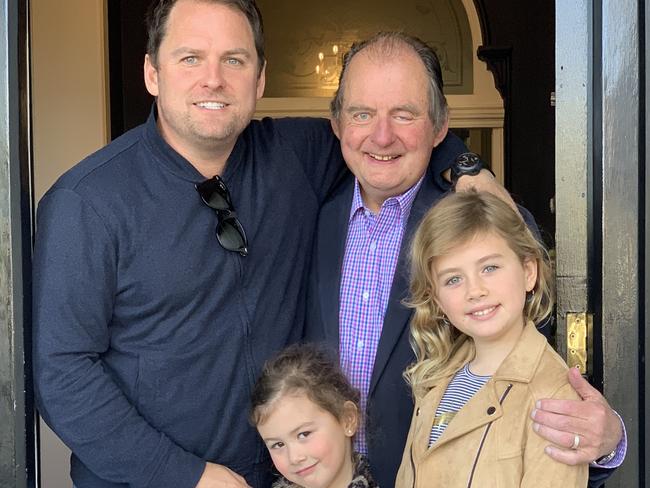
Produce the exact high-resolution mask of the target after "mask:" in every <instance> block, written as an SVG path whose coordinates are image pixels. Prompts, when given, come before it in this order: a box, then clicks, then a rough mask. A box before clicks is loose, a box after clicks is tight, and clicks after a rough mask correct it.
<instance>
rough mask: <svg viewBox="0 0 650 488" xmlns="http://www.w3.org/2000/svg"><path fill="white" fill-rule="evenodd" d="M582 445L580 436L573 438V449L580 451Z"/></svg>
mask: <svg viewBox="0 0 650 488" xmlns="http://www.w3.org/2000/svg"><path fill="white" fill-rule="evenodd" d="M579 445H580V436H579V435H578V434H576V435H574V436H573V444H571V449H572V450H574V451H575V450H576V449H578V446H579Z"/></svg>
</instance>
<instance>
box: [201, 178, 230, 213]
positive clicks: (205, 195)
mask: <svg viewBox="0 0 650 488" xmlns="http://www.w3.org/2000/svg"><path fill="white" fill-rule="evenodd" d="M196 189H197V190H198V192H199V195H201V198H202V199H203V201H204V202H205V204H206V205H207V206H208V207H210V208H213V209H215V210H230V209H232V204H231V203H230V196H229V195H228V189H227V188H226V185H225V184H224V183H223V181H221V179H220V178H217V177H214V178H212V179H209V180H206V181H204V182H203V183H201V184H199V185H197V187H196Z"/></svg>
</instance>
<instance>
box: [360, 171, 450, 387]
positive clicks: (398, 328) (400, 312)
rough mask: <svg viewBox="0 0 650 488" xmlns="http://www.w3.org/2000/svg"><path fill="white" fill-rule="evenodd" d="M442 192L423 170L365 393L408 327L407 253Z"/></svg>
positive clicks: (375, 379) (381, 371) (374, 383)
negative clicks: (412, 240) (404, 303)
mask: <svg viewBox="0 0 650 488" xmlns="http://www.w3.org/2000/svg"><path fill="white" fill-rule="evenodd" d="M442 194H443V192H442V190H441V189H440V188H439V187H438V186H437V185H436V184H435V183H434V179H433V177H432V176H431V175H430V174H429V173H427V175H426V176H425V177H424V180H423V181H422V185H421V186H420V190H419V191H418V194H417V195H416V197H415V200H414V201H413V206H412V207H411V213H410V215H409V219H408V222H407V223H406V229H405V231H404V237H403V238H402V245H401V247H400V252H399V257H398V260H397V266H396V267H395V275H394V276H393V284H392V285H391V291H390V297H389V299H388V307H387V308H386V314H385V316H384V325H383V328H382V330H381V336H380V338H379V346H378V347H377V355H376V357H375V365H374V368H373V371H372V378H371V380H370V391H369V396H370V395H371V394H372V392H373V390H374V388H375V386H376V385H377V382H378V381H379V378H380V377H381V374H382V373H383V371H384V368H385V367H386V363H387V362H388V360H389V358H390V355H391V353H392V351H393V349H394V348H395V345H396V344H397V341H398V340H399V338H400V336H401V335H402V333H403V332H404V330H405V329H406V328H407V327H408V324H409V321H410V319H411V309H409V308H407V307H405V306H404V305H403V304H402V300H404V299H405V298H407V297H408V291H409V281H410V278H409V262H408V254H409V250H410V245H411V239H412V238H413V234H414V233H415V231H416V230H417V227H418V225H419V223H420V221H421V220H422V217H424V214H425V213H426V212H427V210H429V208H431V205H432V204H433V203H434V202H435V201H436V200H437V199H438V198H440V196H442Z"/></svg>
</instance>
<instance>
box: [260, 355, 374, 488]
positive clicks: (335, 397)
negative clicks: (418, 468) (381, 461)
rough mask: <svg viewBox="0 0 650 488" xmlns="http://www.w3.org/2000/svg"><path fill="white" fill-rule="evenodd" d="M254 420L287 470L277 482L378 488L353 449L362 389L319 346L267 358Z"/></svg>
mask: <svg viewBox="0 0 650 488" xmlns="http://www.w3.org/2000/svg"><path fill="white" fill-rule="evenodd" d="M251 421H252V423H253V424H254V425H255V426H256V427H257V430H258V432H259V433H260V436H261V437H262V439H263V440H264V443H265V444H266V447H267V448H268V450H269V453H270V454H271V459H272V460H273V463H274V464H275V467H276V468H277V470H278V471H279V472H280V474H282V476H283V478H281V479H280V480H278V481H277V482H276V483H275V484H274V485H273V487H274V488H301V487H302V488H376V484H375V483H374V481H373V480H372V478H371V476H370V472H369V469H368V463H367V461H366V460H365V458H363V457H362V456H360V455H358V454H355V453H353V449H352V438H353V437H354V434H355V433H356V431H357V426H358V425H359V392H358V391H357V390H356V389H354V388H353V387H352V386H351V385H350V383H349V382H348V380H347V378H346V377H345V375H344V374H343V372H342V371H341V370H340V369H339V366H338V364H336V363H335V362H333V361H332V360H331V359H330V358H329V357H328V355H327V354H326V353H325V352H324V351H321V350H320V349H318V348H317V347H315V346H312V345H294V346H289V347H288V348H287V349H285V350H284V351H283V352H281V353H280V354H279V355H278V356H277V357H276V358H274V359H272V360H270V361H269V362H267V364H266V365H265V366H264V370H263V371H262V374H261V376H260V378H259V379H258V381H257V384H256V385H255V388H254V390H253V395H252V410H251Z"/></svg>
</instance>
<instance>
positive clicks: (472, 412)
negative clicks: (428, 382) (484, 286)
mask: <svg viewBox="0 0 650 488" xmlns="http://www.w3.org/2000/svg"><path fill="white" fill-rule="evenodd" d="M458 366H459V368H460V367H462V364H459V365H458ZM452 377H453V375H450V376H449V377H447V378H444V379H441V380H440V382H438V383H437V384H436V385H435V386H434V387H433V388H432V389H431V390H430V391H429V392H428V393H427V394H426V396H424V397H423V398H419V399H416V404H415V409H414V412H413V418H412V420H411V428H410V431H409V436H408V439H407V441H406V447H405V448H404V455H403V457H402V464H401V466H400V469H399V473H398V474H397V482H396V488H415V487H418V488H424V487H445V488H465V487H473V488H514V487H526V488H529V487H530V488H532V487H534V488H545V487H549V488H550V487H554V488H557V487H561V488H572V487H586V486H587V479H588V469H589V468H588V466H587V465H586V464H585V465H582V466H566V465H564V464H560V463H558V462H556V461H553V460H552V459H551V458H550V457H549V456H547V455H546V454H545V453H544V447H545V446H546V445H547V444H548V441H546V440H543V439H542V438H541V437H539V436H538V435H537V434H536V433H535V432H534V431H533V428H532V420H531V418H530V412H531V411H532V410H533V408H534V407H535V402H536V401H537V400H539V399H540V398H571V399H575V398H578V397H577V394H576V393H575V391H574V390H573V389H572V388H571V385H570V384H569V383H568V380H567V367H566V364H565V363H564V361H562V359H561V358H560V356H558V355H557V353H556V352H555V351H554V350H553V349H552V348H551V347H550V346H549V345H548V343H547V341H546V338H545V337H544V336H543V335H542V334H540V333H539V332H538V331H537V329H535V327H534V325H533V324H532V323H529V324H527V325H526V326H525V327H524V331H523V333H522V336H521V338H520V339H519V342H518V343H517V345H516V346H515V348H514V349H513V351H512V352H511V353H510V354H509V355H508V356H507V357H506V359H505V360H504V361H503V363H502V364H501V366H500V367H499V369H498V370H497V371H496V373H495V374H494V376H493V377H492V378H491V379H490V380H489V381H488V383H487V384H486V385H485V386H484V387H483V388H481V389H480V390H479V391H478V392H477V393H476V395H475V396H474V397H473V398H472V399H470V401H469V402H468V403H467V404H466V405H465V406H464V407H463V408H462V409H461V410H460V412H459V413H458V414H456V417H454V419H453V420H452V421H451V422H450V424H449V425H448V427H447V429H446V430H445V432H444V433H443V434H442V436H441V437H440V438H439V439H438V441H437V442H436V443H434V445H433V446H432V447H431V448H430V449H429V448H428V447H427V446H428V443H429V433H430V431H431V426H432V425H433V418H434V416H435V412H436V408H437V406H438V403H439V402H440V400H441V398H442V395H443V394H444V392H445V390H446V388H447V385H448V384H449V381H451V378H452Z"/></svg>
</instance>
